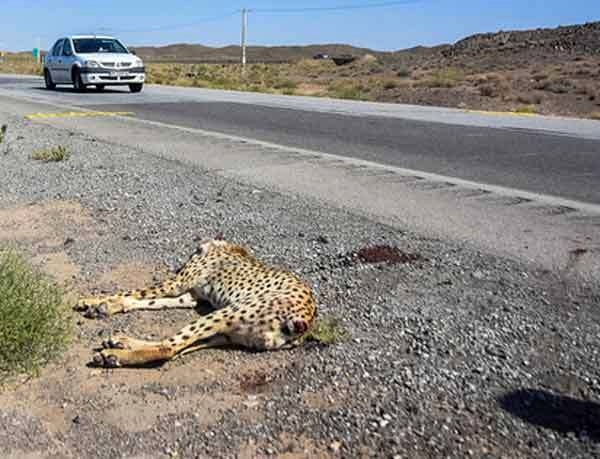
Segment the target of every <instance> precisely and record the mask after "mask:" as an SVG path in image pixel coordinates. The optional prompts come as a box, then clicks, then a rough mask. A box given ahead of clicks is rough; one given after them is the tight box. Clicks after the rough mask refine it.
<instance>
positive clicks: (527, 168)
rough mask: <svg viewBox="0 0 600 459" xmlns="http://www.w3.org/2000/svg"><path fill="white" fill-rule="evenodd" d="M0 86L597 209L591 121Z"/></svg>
mask: <svg viewBox="0 0 600 459" xmlns="http://www.w3.org/2000/svg"><path fill="white" fill-rule="evenodd" d="M0 89H3V90H8V91H10V92H12V93H14V94H15V95H20V96H26V97H28V98H31V99H36V100H44V101H49V102H53V103H58V104H65V105H72V106H78V107H84V108H87V109H94V110H104V111H129V112H134V113H135V115H136V117H138V118H141V119H147V120H152V121H160V122H163V123H167V124H172V125H179V126H185V127H192V128H200V129H205V130H212V131H218V132H222V133H226V134H235V135H238V136H244V137H249V138H253V139H258V140H264V141H269V142H273V143H278V144H281V145H286V146H292V147H301V148H305V149H310V150H317V151H322V152H326V153H332V154H336V155H342V156H347V157H353V158H360V159H366V160H369V161H374V162H378V163H381V164H388V165H393V166H398V167H403V168H409V169H414V170H420V171H424V172H430V173H436V174H442V175H446V176H450V177H457V178H461V179H466V180H472V181H476V182H481V183H486V184H491V185H500V186H505V187H510V188H517V189H521V190H526V191H531V192H536V193H540V194H548V195H554V196H560V197H564V198H569V199H573V200H580V201H585V202H591V203H600V123H594V122H591V121H579V120H567V119H555V120H553V119H546V118H538V117H535V118H527V119H525V118H520V119H517V118H516V117H501V116H497V117H495V116H490V115H477V114H472V113H470V114H465V112H464V111H460V110H448V109H436V108H433V107H410V106H391V105H390V104H364V103H357V102H350V101H331V100H321V99H311V100H309V99H308V98H292V97H283V96H269V95H258V94H241V93H227V92H222V91H208V90H199V89H187V88H169V87H152V86H150V87H147V88H145V90H144V92H143V93H142V94H141V95H134V94H129V93H128V92H126V91H123V90H116V91H108V92H106V93H89V94H77V93H74V92H73V91H71V90H70V89H66V88H65V89H62V90H59V91H55V92H50V91H46V90H44V89H43V88H42V87H41V80H39V79H36V78H19V77H4V76H2V77H0ZM595 128H597V131H596V130H595ZM565 134H568V135H565Z"/></svg>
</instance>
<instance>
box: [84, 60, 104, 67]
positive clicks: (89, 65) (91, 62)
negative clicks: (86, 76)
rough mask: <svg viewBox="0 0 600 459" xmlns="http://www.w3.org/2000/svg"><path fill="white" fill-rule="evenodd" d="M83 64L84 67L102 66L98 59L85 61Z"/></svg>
mask: <svg viewBox="0 0 600 459" xmlns="http://www.w3.org/2000/svg"><path fill="white" fill-rule="evenodd" d="M83 66H84V67H93V68H95V67H100V64H98V62H96V61H85V62H84V63H83Z"/></svg>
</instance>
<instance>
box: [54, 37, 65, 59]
mask: <svg viewBox="0 0 600 459" xmlns="http://www.w3.org/2000/svg"><path fill="white" fill-rule="evenodd" d="M62 47H63V40H62V39H61V40H58V41H57V42H56V44H55V45H54V54H53V55H54V56H60V55H61V54H62Z"/></svg>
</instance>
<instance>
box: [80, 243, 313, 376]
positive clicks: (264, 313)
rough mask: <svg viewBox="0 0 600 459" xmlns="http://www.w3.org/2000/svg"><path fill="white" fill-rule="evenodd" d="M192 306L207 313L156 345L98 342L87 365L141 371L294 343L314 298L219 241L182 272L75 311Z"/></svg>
mask: <svg viewBox="0 0 600 459" xmlns="http://www.w3.org/2000/svg"><path fill="white" fill-rule="evenodd" d="M198 301H208V302H210V303H211V304H212V306H213V307H214V311H213V312H211V313H210V314H208V315H206V316H202V317H201V318H199V319H198V320H196V321H194V322H193V323H191V324H189V325H187V326H186V327H184V328H183V329H181V331H179V332H178V333H177V334H176V335H174V336H172V337H169V338H167V339H164V340H162V341H143V340H138V339H134V338H130V337H127V336H115V337H112V338H110V339H109V340H106V341H105V342H104V343H102V346H103V350H102V351H101V352H99V353H98V354H96V355H95V356H94V360H93V361H94V363H95V364H96V365H99V366H104V367H109V368H112V367H120V366H137V365H144V364H148V363H152V362H162V361H167V360H170V359H173V358H175V357H177V356H180V355H183V354H186V353H188V352H192V351H195V350H198V349H202V348H207V347H214V346H219V345H224V344H236V345H240V346H243V347H247V348H251V349H256V350H276V349H282V348H288V347H292V346H294V345H295V344H297V342H298V340H299V338H300V337H301V336H302V335H303V334H304V333H305V332H306V331H307V330H308V329H309V328H310V326H311V325H312V323H313V320H314V319H315V316H316V300H315V296H314V294H313V292H312V290H311V289H310V287H308V286H307V285H306V284H305V283H304V282H303V281H301V280H300V279H299V278H298V277H296V276H295V275H294V274H292V273H290V272H287V271H281V270H277V269H274V268H271V267H268V266H266V265H264V264H263V263H261V262H260V261H258V260H257V259H256V258H254V256H253V255H252V254H251V253H250V252H249V251H248V250H247V249H246V248H244V247H241V246H239V245H235V244H232V243H229V242H226V241H223V240H210V241H206V242H204V243H202V244H201V245H200V247H199V248H198V250H197V251H196V253H194V254H193V255H192V256H191V257H190V259H189V260H188V262H187V263H186V264H185V265H184V266H183V268H181V270H180V271H179V272H178V273H177V274H176V275H175V276H174V277H173V278H172V279H170V280H167V281H166V282H164V283H162V284H161V285H159V286H156V287H152V288H146V289H142V290H132V291H125V292H120V293H117V294H115V295H111V296H104V297H92V298H82V299H80V300H79V301H78V303H77V305H76V306H75V309H77V310H79V311H83V312H84V315H85V316H87V317H91V318H92V317H101V316H110V315H113V314H117V313H124V312H129V311H133V310H138V309H145V310H158V309H166V308H182V307H190V308H192V307H195V306H196V305H197V303H198Z"/></svg>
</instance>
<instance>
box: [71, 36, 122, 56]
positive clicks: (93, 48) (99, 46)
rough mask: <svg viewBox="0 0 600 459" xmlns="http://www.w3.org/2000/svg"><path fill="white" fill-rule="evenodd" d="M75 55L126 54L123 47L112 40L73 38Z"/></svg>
mask: <svg viewBox="0 0 600 459" xmlns="http://www.w3.org/2000/svg"><path fill="white" fill-rule="evenodd" d="M73 44H74V45H75V52H77V53H127V50H126V49H125V47H124V46H123V45H122V44H121V43H120V42H119V41H118V40H115V39H113V38H75V39H73Z"/></svg>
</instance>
